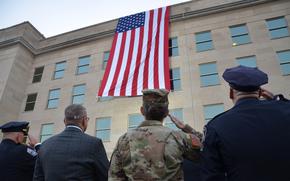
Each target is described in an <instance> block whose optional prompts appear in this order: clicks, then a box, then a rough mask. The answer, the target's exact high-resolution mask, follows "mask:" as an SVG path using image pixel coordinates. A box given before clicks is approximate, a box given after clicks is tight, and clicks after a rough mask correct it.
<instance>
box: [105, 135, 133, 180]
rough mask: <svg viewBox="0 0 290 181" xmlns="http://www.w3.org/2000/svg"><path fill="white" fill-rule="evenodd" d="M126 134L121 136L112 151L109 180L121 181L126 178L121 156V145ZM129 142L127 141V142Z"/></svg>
mask: <svg viewBox="0 0 290 181" xmlns="http://www.w3.org/2000/svg"><path fill="white" fill-rule="evenodd" d="M125 137H126V134H125V135H123V136H121V137H120V139H119V140H118V142H117V145H116V147H115V149H114V151H113V153H112V157H111V161H110V168H109V179H108V180H109V181H117V180H118V181H122V180H128V179H127V176H126V174H125V172H124V170H123V159H122V158H123V156H122V148H121V147H122V146H123V144H124V141H125ZM128 144H129V143H128Z"/></svg>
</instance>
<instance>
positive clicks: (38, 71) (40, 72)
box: [34, 67, 44, 75]
mask: <svg viewBox="0 0 290 181" xmlns="http://www.w3.org/2000/svg"><path fill="white" fill-rule="evenodd" d="M43 69H44V67H38V68H35V71H34V75H36V74H42V73H43Z"/></svg>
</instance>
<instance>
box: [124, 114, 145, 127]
mask: <svg viewBox="0 0 290 181" xmlns="http://www.w3.org/2000/svg"><path fill="white" fill-rule="evenodd" d="M144 119H145V118H144V116H143V115H141V114H130V115H129V121H128V129H134V128H137V126H139V125H140V124H141V122H142V121H144Z"/></svg>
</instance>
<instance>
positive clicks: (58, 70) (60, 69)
mask: <svg viewBox="0 0 290 181" xmlns="http://www.w3.org/2000/svg"><path fill="white" fill-rule="evenodd" d="M65 67H66V62H59V63H56V64H55V70H54V74H53V79H61V78H63V75H64V70H65Z"/></svg>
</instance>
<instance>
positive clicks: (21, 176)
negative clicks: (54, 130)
mask: <svg viewBox="0 0 290 181" xmlns="http://www.w3.org/2000/svg"><path fill="white" fill-rule="evenodd" d="M28 124H29V123H28V122H26V121H11V122H8V123H6V124H4V125H2V126H0V129H1V130H2V132H3V140H2V142H1V144H0V180H1V181H12V180H13V181H20V180H21V181H31V180H32V176H33V171H34V164H35V160H36V156H37V149H38V148H39V144H37V140H36V139H35V138H34V137H33V136H31V135H28ZM26 136H28V138H29V146H27V145H25V144H24V142H25V139H26Z"/></svg>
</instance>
